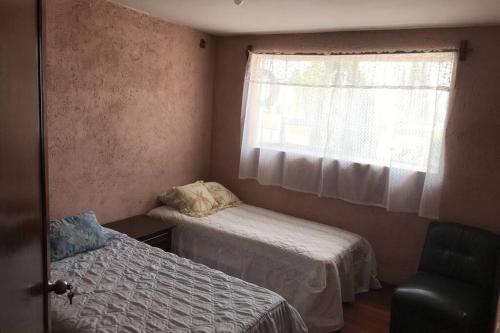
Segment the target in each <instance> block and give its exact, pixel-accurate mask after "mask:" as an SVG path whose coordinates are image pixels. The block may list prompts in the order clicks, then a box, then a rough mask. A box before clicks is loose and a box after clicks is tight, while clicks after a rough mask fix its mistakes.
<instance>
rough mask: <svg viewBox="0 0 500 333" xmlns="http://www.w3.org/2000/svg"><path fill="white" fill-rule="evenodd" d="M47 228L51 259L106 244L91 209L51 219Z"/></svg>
mask: <svg viewBox="0 0 500 333" xmlns="http://www.w3.org/2000/svg"><path fill="white" fill-rule="evenodd" d="M49 230H50V257H51V260H52V261H57V260H60V259H63V258H66V257H71V256H73V255H75V254H77V253H80V252H85V251H90V250H95V249H99V248H101V247H103V246H105V245H106V236H104V233H103V232H102V228H101V226H100V225H99V223H98V222H97V218H96V216H95V214H94V212H92V211H87V212H83V213H81V214H79V215H75V216H68V217H64V218H62V219H59V220H52V221H50V225H49Z"/></svg>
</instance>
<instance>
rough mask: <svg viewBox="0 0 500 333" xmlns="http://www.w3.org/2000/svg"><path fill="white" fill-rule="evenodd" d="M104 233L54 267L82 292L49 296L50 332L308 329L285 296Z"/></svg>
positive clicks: (293, 332) (290, 332)
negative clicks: (97, 245)
mask: <svg viewBox="0 0 500 333" xmlns="http://www.w3.org/2000/svg"><path fill="white" fill-rule="evenodd" d="M104 230H106V234H107V235H108V245H107V246H106V247H104V248H102V249H98V250H95V251H90V252H87V253H82V254H78V255H76V256H73V257H70V258H66V259H63V260H60V261H57V262H54V263H52V264H51V273H52V274H51V275H52V276H51V279H52V280H56V279H66V280H68V281H70V282H71V283H73V285H74V286H75V294H76V295H75V297H74V300H73V305H69V302H68V300H67V298H66V297H65V296H56V295H51V298H50V301H51V319H52V332H54V333H69V332H71V333H73V332H74V333H80V332H82V333H83V332H85V333H86V332H92V333H108V332H114V333H121V332H134V333H143V332H169V333H170V332H172V333H177V332H179V333H181V332H182V333H188V332H199V333H208V332H210V333H212V332H213V333H215V332H227V333H230V332H248V333H260V332H264V333H303V332H307V329H306V327H305V324H304V322H303V321H302V319H301V318H300V315H299V314H298V313H297V311H296V310H295V309H294V308H293V307H291V306H290V305H289V304H288V303H287V302H286V301H285V300H284V299H283V298H282V297H281V296H279V295H277V294H275V293H273V292H271V291H269V290H266V289H264V288H262V287H258V286H256V285H253V284H251V283H248V282H245V281H242V280H240V279H236V278H234V277H231V276H228V275H226V274H224V273H222V272H220V271H216V270H213V269H210V268H208V267H206V266H204V265H201V264H197V263H194V262H192V261H190V260H188V259H184V258H180V257H178V256H176V255H175V254H172V253H167V252H164V251H162V250H160V249H156V248H153V247H150V246H149V245H146V244H144V243H140V242H137V241H136V240H134V239H132V238H129V237H128V236H126V235H123V234H120V233H117V232H114V231H111V230H109V229H106V228H104Z"/></svg>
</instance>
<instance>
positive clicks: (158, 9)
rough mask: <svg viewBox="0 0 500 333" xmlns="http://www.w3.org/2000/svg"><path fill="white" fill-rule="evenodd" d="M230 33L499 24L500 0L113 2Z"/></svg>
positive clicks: (122, 0)
mask: <svg viewBox="0 0 500 333" xmlns="http://www.w3.org/2000/svg"><path fill="white" fill-rule="evenodd" d="M112 1H113V2H115V3H120V4H123V5H126V6H128V7H131V8H134V9H137V10H140V11H143V12H146V13H149V14H151V15H154V16H158V17H161V18H164V19H166V20H168V21H170V22H175V23H181V24H184V25H187V26H190V27H193V28H196V29H199V30H202V31H205V32H209V33H213V34H217V35H228V34H247V33H289V32H318V31H340V30H367V29H395V28H422V27H458V26H471V25H490V24H500V0H419V1H415V0H245V1H244V2H243V4H241V5H240V6H237V5H235V4H234V2H233V0H112Z"/></svg>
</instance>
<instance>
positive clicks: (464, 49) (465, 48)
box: [246, 40, 472, 61]
mask: <svg viewBox="0 0 500 333" xmlns="http://www.w3.org/2000/svg"><path fill="white" fill-rule="evenodd" d="M469 51H472V49H471V48H469V41H468V40H461V41H460V47H459V48H454V49H453V48H452V49H431V50H412V51H402V50H398V51H366V52H295V53H294V52H253V46H252V45H248V47H247V51H246V52H247V57H248V56H249V54H250V53H255V54H271V55H370V54H411V53H437V52H458V59H459V60H460V61H465V60H466V59H467V54H468V52H469Z"/></svg>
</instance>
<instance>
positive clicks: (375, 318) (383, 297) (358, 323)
mask: <svg viewBox="0 0 500 333" xmlns="http://www.w3.org/2000/svg"><path fill="white" fill-rule="evenodd" d="M393 289H394V287H393V286H389V285H384V286H383V288H382V289H380V290H372V291H370V292H368V293H363V294H359V295H357V296H356V301H355V302H354V303H353V304H344V328H343V329H342V330H341V331H338V333H388V332H389V319H390V305H391V294H392V290H393Z"/></svg>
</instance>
